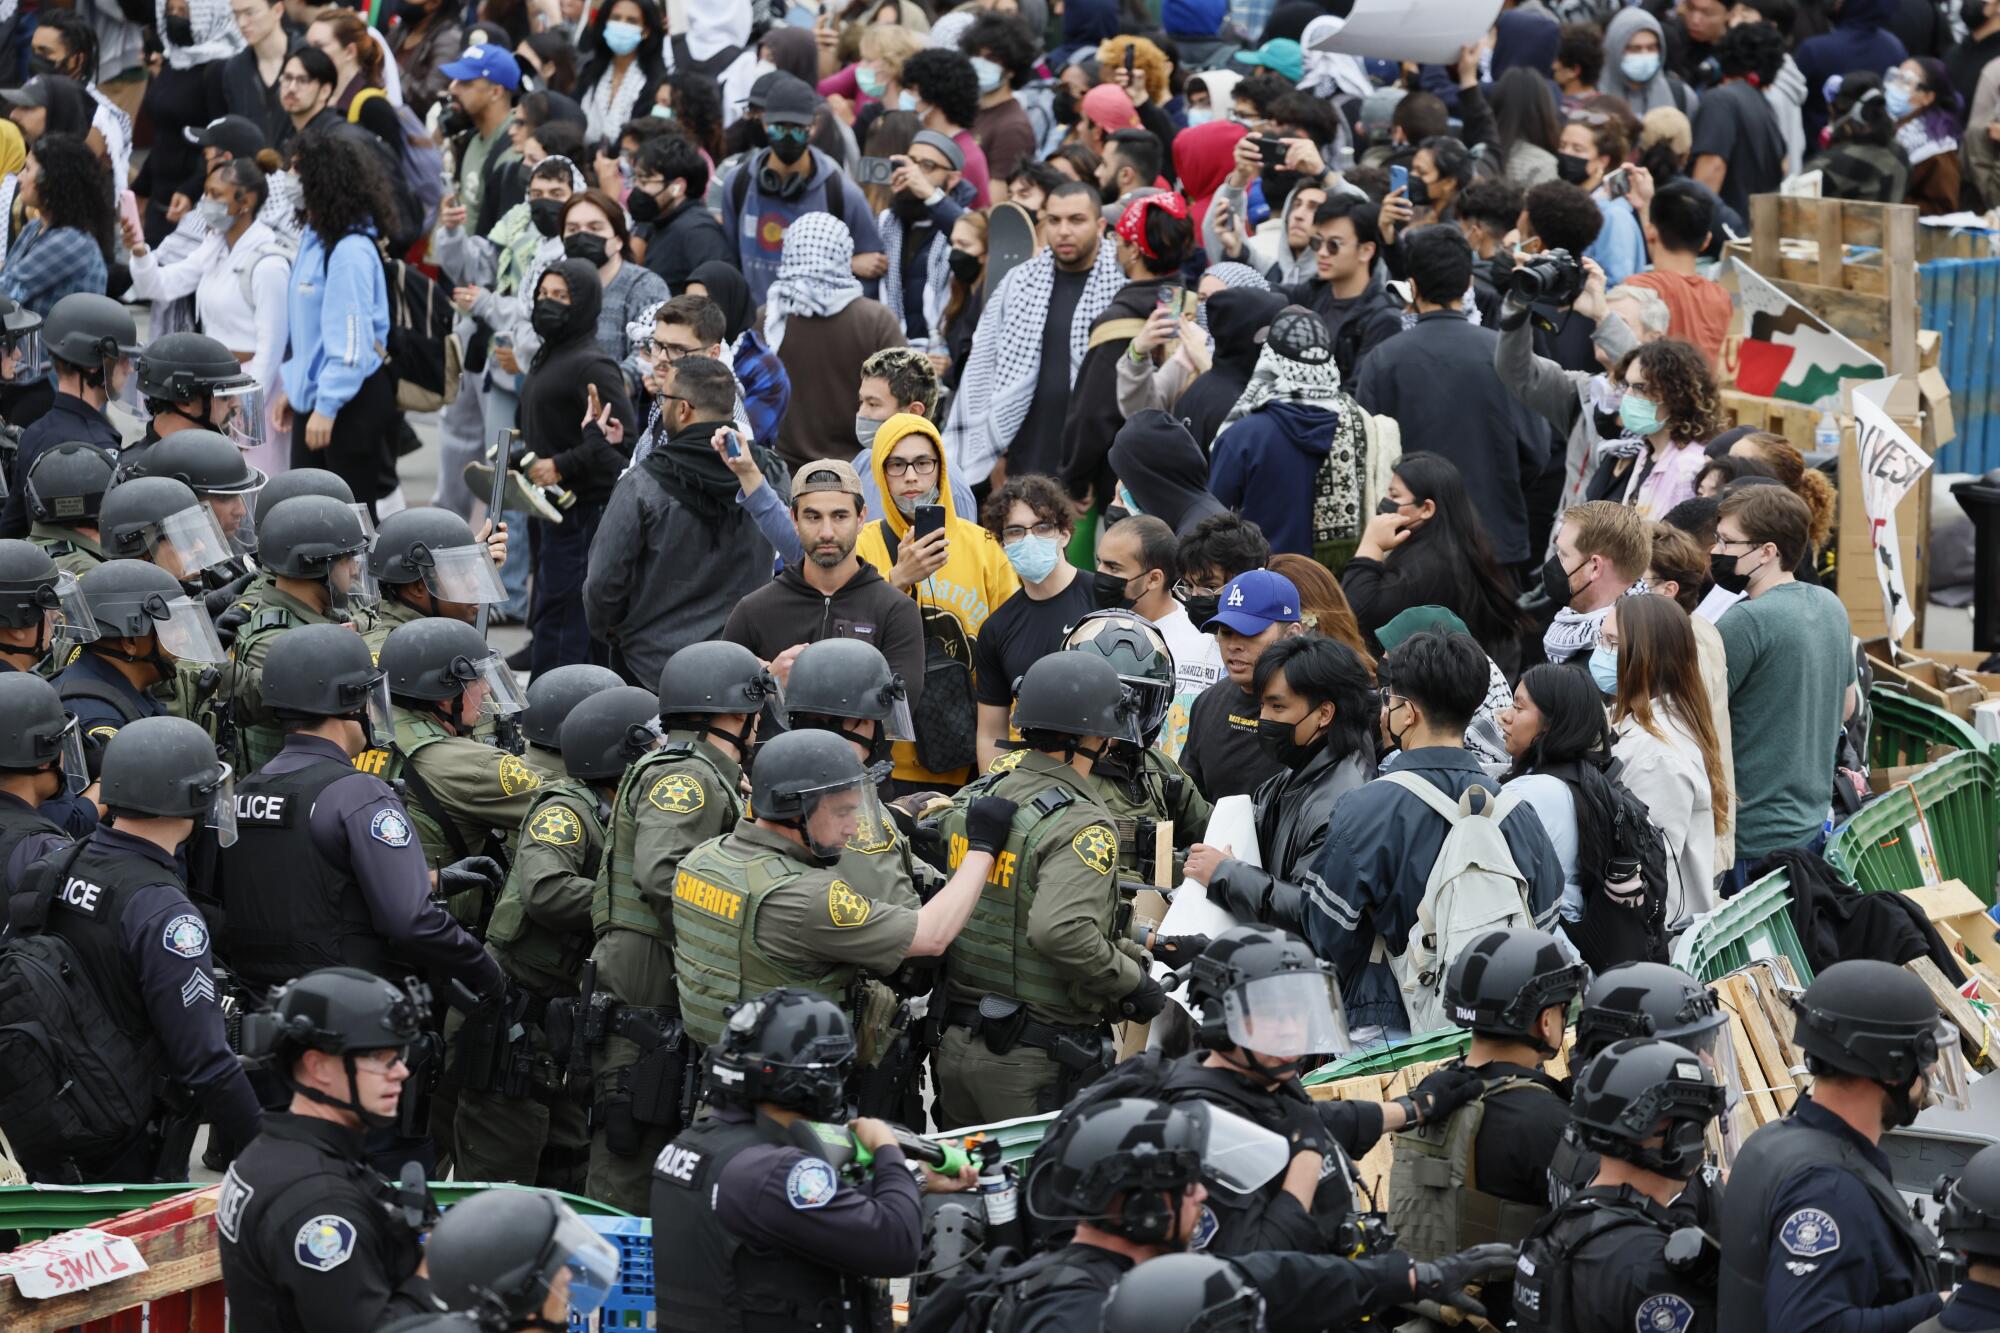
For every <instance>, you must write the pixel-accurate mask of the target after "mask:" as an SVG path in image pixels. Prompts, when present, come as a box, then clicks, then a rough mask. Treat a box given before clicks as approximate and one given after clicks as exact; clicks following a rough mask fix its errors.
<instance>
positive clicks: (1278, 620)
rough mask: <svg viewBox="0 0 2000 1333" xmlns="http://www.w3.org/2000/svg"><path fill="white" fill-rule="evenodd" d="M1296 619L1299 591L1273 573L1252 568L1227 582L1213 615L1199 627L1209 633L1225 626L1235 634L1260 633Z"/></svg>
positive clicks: (1280, 575) (1292, 623)
mask: <svg viewBox="0 0 2000 1333" xmlns="http://www.w3.org/2000/svg"><path fill="white" fill-rule="evenodd" d="M1298 619H1299V590H1298V588H1296V587H1295V586H1293V584H1292V581H1291V580H1290V579H1288V578H1286V577H1285V576H1284V575H1283V574H1280V573H1277V572H1276V571H1274V570H1269V569H1253V570H1250V571H1249V572H1248V573H1244V574H1238V575H1237V576H1236V577H1235V578H1233V579H1231V580H1229V586H1228V587H1226V588H1224V589H1223V590H1222V595H1221V596H1220V597H1218V598H1217V599H1216V608H1215V614H1214V615H1213V616H1210V617H1209V619H1208V623H1207V624H1205V625H1203V626H1202V627H1201V628H1202V631H1203V632H1204V633H1211V632H1213V631H1214V629H1215V627H1216V626H1217V625H1227V626H1229V628H1231V629H1233V630H1235V631H1236V632H1237V633H1238V634H1246V635H1247V634H1262V633H1263V632H1264V631H1265V630H1267V629H1269V628H1271V626H1273V625H1295V624H1297V623H1298Z"/></svg>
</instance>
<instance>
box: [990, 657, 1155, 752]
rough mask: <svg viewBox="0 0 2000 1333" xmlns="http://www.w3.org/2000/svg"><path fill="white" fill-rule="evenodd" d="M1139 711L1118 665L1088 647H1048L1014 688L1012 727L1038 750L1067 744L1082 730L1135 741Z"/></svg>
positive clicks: (1071, 744)
mask: <svg viewBox="0 0 2000 1333" xmlns="http://www.w3.org/2000/svg"><path fill="white" fill-rule="evenodd" d="M1139 711H1140V705H1139V699H1138V696H1137V695H1136V694H1134V693H1133V690H1132V687H1131V686H1129V685H1127V684H1125V682H1124V681H1122V680H1120V679H1119V678H1118V669H1117V668H1116V667H1114V666H1112V665H1111V663H1110V662H1108V661H1106V660H1105V659H1104V658H1102V657H1098V656H1095V655H1094V654H1090V653H1050V654H1049V655H1048V656H1046V657H1043V658H1041V659H1039V660H1038V661H1036V662H1035V663H1034V665H1032V666H1030V667H1029V668H1028V671H1027V674H1026V675H1024V676H1022V677H1021V682H1020V684H1019V686H1018V687H1017V688H1016V689H1015V691H1014V729H1015V730H1016V731H1018V732H1020V733H1021V735H1022V737H1023V739H1025V740H1026V741H1027V742H1028V744H1030V745H1031V746H1033V747H1034V748H1036V749H1038V750H1040V749H1048V750H1073V749H1074V748H1075V747H1074V741H1075V740H1076V738H1078V737H1082V736H1102V737H1104V738H1106V739H1108V740H1119V741H1130V742H1132V743H1133V744H1135V745H1137V744H1140V743H1142V742H1141V740H1140V736H1139Z"/></svg>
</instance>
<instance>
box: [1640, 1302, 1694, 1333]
mask: <svg viewBox="0 0 2000 1333" xmlns="http://www.w3.org/2000/svg"><path fill="white" fill-rule="evenodd" d="M1693 1322H1694V1306H1692V1305H1690V1304H1688V1303H1687V1301H1685V1300H1683V1299H1682V1298H1681V1297H1679V1296H1672V1295H1668V1296H1648V1297H1647V1298H1646V1299H1645V1300H1643V1301H1640V1302H1639V1312H1638V1314H1636V1315H1634V1316H1633V1318H1632V1330H1633V1333H1681V1330H1683V1329H1685V1328H1686V1327H1687V1326H1688V1325H1689V1324H1691V1323H1693Z"/></svg>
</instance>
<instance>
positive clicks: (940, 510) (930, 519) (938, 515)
mask: <svg viewBox="0 0 2000 1333" xmlns="http://www.w3.org/2000/svg"><path fill="white" fill-rule="evenodd" d="M943 527H944V506H943V505H918V506H917V512H916V514H915V516H914V517H913V519H912V521H911V525H910V536H911V537H912V538H913V539H914V540H916V541H922V540H923V539H924V538H926V537H928V536H930V535H931V534H932V533H933V532H937V531H940V530H941V529H942V528H943Z"/></svg>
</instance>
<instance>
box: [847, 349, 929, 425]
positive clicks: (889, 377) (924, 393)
mask: <svg viewBox="0 0 2000 1333" xmlns="http://www.w3.org/2000/svg"><path fill="white" fill-rule="evenodd" d="M861 378H862V379H864V380H881V381H882V382H883V383H884V384H886V385H888V386H889V396H890V397H891V398H894V399H895V400H896V401H897V402H899V403H911V404H914V403H922V404H923V408H924V415H925V416H927V417H928V416H929V415H930V414H931V413H933V412H935V411H937V404H938V377H937V367H936V366H933V365H932V364H931V359H930V358H929V357H928V356H926V355H924V354H923V353H922V352H920V351H918V350H917V349H916V348H914V347H884V348H883V349H882V350H881V351H879V352H876V353H874V354H872V355H871V356H869V358H868V359H867V360H866V361H863V362H862V363H861Z"/></svg>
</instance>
